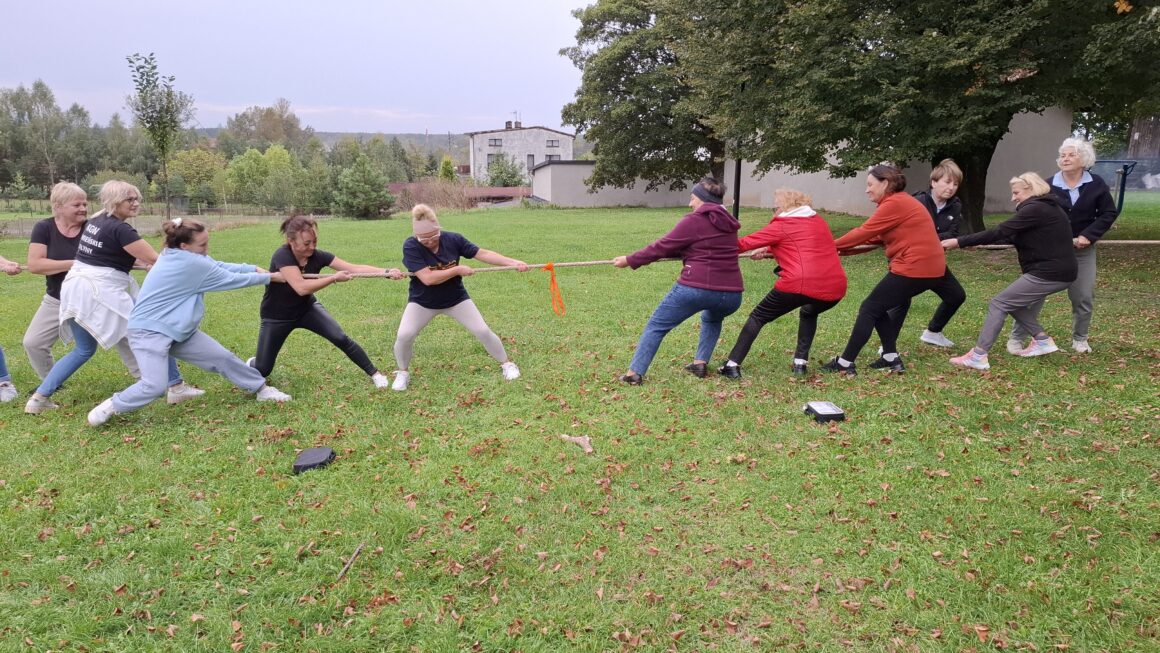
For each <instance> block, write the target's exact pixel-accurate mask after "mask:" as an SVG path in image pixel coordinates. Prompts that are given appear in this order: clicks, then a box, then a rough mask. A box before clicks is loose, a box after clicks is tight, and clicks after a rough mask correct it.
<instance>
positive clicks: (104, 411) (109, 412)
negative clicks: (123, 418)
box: [89, 397, 117, 426]
mask: <svg viewBox="0 0 1160 653" xmlns="http://www.w3.org/2000/svg"><path fill="white" fill-rule="evenodd" d="M116 414H117V411H116V410H115V409H114V408H113V398H112V397H109V398H108V399H106V400H104V401H102V402H101V403H99V404H97V407H96V408H94V409H92V410H90V411H89V426H100V425H101V424H104V423H105V422H107V421H109V418H110V417H112V416H113V415H116Z"/></svg>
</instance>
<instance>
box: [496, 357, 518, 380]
mask: <svg viewBox="0 0 1160 653" xmlns="http://www.w3.org/2000/svg"><path fill="white" fill-rule="evenodd" d="M499 368H500V369H501V370H503V380H504V381H515V380H516V379H518V378H520V368H518V367H516V364H515V363H513V362H511V361H508V362H506V363H504V364H503V365H500V366H499Z"/></svg>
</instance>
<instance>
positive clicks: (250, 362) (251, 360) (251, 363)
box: [246, 356, 258, 367]
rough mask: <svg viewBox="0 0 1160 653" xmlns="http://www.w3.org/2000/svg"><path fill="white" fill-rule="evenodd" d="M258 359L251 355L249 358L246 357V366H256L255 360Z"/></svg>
mask: <svg viewBox="0 0 1160 653" xmlns="http://www.w3.org/2000/svg"><path fill="white" fill-rule="evenodd" d="M256 360H258V359H257V358H254V357H253V356H250V357H249V358H247V359H246V367H254V361H256Z"/></svg>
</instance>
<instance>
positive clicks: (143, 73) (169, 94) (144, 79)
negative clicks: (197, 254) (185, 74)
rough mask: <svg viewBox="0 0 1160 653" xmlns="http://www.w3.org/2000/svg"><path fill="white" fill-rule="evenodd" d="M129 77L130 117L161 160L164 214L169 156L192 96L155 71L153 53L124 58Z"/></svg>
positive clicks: (188, 113) (187, 115) (188, 114)
mask: <svg viewBox="0 0 1160 653" xmlns="http://www.w3.org/2000/svg"><path fill="white" fill-rule="evenodd" d="M125 60H126V61H128V62H129V70H130V71H131V74H132V77H133V87H134V89H135V91H136V92H135V93H134V94H133V95H130V96H129V97H128V99H127V103H128V105H129V109H130V110H132V112H133V117H134V118H136V119H137V122H138V123H139V124H140V125H141V127H143V128H144V129H145V132H146V133H147V134H149V142H150V143H152V144H153V149H154V150H155V151H156V152H157V158H158V159H159V160H160V161H161V184H159V185H160V186H161V188H162V189H163V193H164V197H165V217H166V218H168V217H169V215H170V207H169V156H170V153H171V152H173V150H174V149H175V148H176V146H177V143H178V139H179V138H180V136H181V131H182V128H183V126H184V125H185V123H187V122H189V120H190V119H191V118H192V117H193V98H192V97H191V96H189V95H187V94H185V93H182V92H181V91H176V90H174V89H173V82H174V77H173V76H164V75H162V74H161V73H159V72H158V71H157V59H156V57H154V55H153V53H152V52H150V53H149V54H148V55H142V54H139V53H134V54H131V55H129V56H128V57H125Z"/></svg>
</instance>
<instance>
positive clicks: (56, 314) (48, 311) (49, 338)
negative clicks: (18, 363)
mask: <svg viewBox="0 0 1160 653" xmlns="http://www.w3.org/2000/svg"><path fill="white" fill-rule="evenodd" d="M58 340H60V300H59V299H57V298H56V297H50V296H49V295H45V296H44V298H43V299H41V300H40V308H37V309H36V314H35V315H33V316H32V322H30V323H29V324H28V329H27V330H26V331H25V332H24V351H25V353H27V354H28V362H29V363H32V371H34V372H36V376H37V377H39V378H40V380H41V381H43V380H44V377H46V376H48V371H49V370H51V369H52V365H53V363H55V362H56V361H55V360H53V358H52V346H53V345H55V344H56V342H57V341H58ZM115 346H116V348H117V355H119V356H120V357H121V362H123V363H125V367H126V368H128V369H129V374H131V375H132V376H133V378H134V379H139V378H141V370H140V368H138V367H137V359H136V358H133V350H132V349H130V348H129V340H128V338H121V339H120V340H119V341H117V344H116V345H115Z"/></svg>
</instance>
